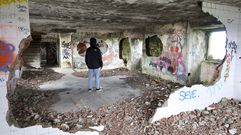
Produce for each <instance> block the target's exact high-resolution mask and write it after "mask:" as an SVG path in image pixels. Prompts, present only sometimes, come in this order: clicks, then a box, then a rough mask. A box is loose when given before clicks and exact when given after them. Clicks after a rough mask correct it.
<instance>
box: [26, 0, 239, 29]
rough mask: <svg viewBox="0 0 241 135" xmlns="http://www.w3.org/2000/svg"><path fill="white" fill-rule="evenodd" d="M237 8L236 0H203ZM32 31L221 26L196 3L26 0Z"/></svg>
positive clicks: (188, 0)
mask: <svg viewBox="0 0 241 135" xmlns="http://www.w3.org/2000/svg"><path fill="white" fill-rule="evenodd" d="M203 1H205V2H213V3H222V4H227V5H234V4H235V6H241V2H240V1H239V0H229V1H227V0H203ZM29 7H30V23H31V29H32V31H38V32H56V30H57V32H61V30H62V32H66V31H67V32H68V31H75V30H78V31H83V32H86V31H95V32H98V31H101V32H103V31H105V32H119V31H125V30H139V31H142V32H144V30H145V29H146V28H148V27H153V26H158V25H163V24H167V23H175V22H184V21H188V22H189V23H190V24H191V25H192V26H206V25H212V24H221V23H220V22H219V21H218V20H217V19H216V18H215V17H213V16H211V15H209V14H208V13H204V12H203V11H202V9H201V7H202V1H198V0H185V1H184V0H148V1H146V0H101V1H97V0H84V1H77V0H56V1H49V0H30V1H29Z"/></svg>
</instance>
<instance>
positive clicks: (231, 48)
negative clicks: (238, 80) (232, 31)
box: [224, 41, 237, 81]
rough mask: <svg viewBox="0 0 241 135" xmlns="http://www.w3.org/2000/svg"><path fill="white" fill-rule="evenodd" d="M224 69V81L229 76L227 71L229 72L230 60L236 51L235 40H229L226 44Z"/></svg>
mask: <svg viewBox="0 0 241 135" xmlns="http://www.w3.org/2000/svg"><path fill="white" fill-rule="evenodd" d="M226 50H227V51H226V52H227V54H226V63H227V64H226V70H225V74H224V78H225V79H224V81H226V80H227V79H228V77H229V72H230V68H231V62H232V60H233V57H234V55H235V54H236V52H237V44H236V43H235V41H230V42H229V43H227V44H226Z"/></svg>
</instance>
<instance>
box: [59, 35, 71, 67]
mask: <svg viewBox="0 0 241 135" xmlns="http://www.w3.org/2000/svg"><path fill="white" fill-rule="evenodd" d="M59 41H60V63H61V64H60V65H61V67H62V68H71V67H72V50H73V46H72V44H71V33H67V34H60V35H59Z"/></svg>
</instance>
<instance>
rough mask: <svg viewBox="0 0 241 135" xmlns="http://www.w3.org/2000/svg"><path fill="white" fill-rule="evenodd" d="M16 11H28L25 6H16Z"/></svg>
mask: <svg viewBox="0 0 241 135" xmlns="http://www.w3.org/2000/svg"><path fill="white" fill-rule="evenodd" d="M17 9H18V11H19V12H24V13H26V12H27V10H28V8H27V6H25V5H20V4H18V5H17Z"/></svg>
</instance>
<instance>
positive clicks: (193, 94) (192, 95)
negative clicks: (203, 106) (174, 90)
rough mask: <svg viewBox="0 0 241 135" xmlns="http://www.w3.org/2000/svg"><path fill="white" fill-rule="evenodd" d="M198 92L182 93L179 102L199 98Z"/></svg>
mask: <svg viewBox="0 0 241 135" xmlns="http://www.w3.org/2000/svg"><path fill="white" fill-rule="evenodd" d="M196 92H197V90H191V91H180V93H179V96H180V98H179V100H181V101H184V100H191V99H195V98H199V95H197V94H196Z"/></svg>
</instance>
